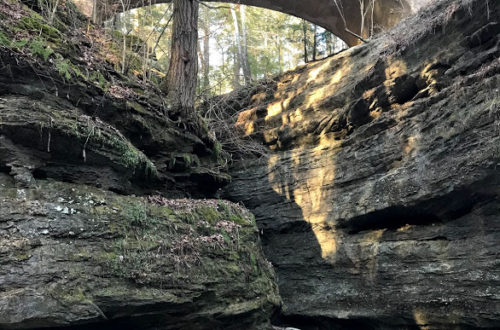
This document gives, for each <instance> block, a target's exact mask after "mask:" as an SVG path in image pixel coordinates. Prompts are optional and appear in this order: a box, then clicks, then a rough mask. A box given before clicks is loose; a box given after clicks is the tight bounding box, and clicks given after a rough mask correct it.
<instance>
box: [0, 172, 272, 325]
mask: <svg viewBox="0 0 500 330" xmlns="http://www.w3.org/2000/svg"><path fill="white" fill-rule="evenodd" d="M0 203H1V204H0V205H1V207H0V265H1V267H0V288H1V290H0V328H2V329H40V328H44V327H62V326H71V327H75V326H77V325H82V327H85V328H102V329H110V328H117V329H118V328H119V329H138V328H140V329H148V328H154V329H208V328H234V329H241V328H246V329H254V328H261V327H265V326H266V324H268V322H269V315H270V314H271V312H272V311H273V309H275V308H276V306H277V305H279V302H280V300H279V296H278V293H277V288H276V285H275V283H274V279H273V278H274V274H273V270H272V267H271V266H270V264H269V263H268V262H267V261H266V260H265V259H264V257H263V255H262V252H261V248H260V243H259V240H258V234H257V229H256V227H255V220H254V219H253V216H252V215H251V214H250V213H249V212H248V211H246V210H245V209H243V208H241V207H239V206H237V205H233V204H231V203H228V202H222V201H210V200H205V201H194V200H166V199H163V198H161V197H158V196H156V197H150V198H149V199H146V198H139V197H127V196H120V195H117V194H114V193H111V192H106V191H103V190H99V189H97V188H93V187H91V186H84V185H75V184H68V183H61V182H58V181H53V180H49V181H45V180H38V181H37V183H36V187H33V188H18V187H16V185H15V182H14V180H13V179H12V177H10V176H8V175H6V174H3V173H0Z"/></svg>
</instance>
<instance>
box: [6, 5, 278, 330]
mask: <svg viewBox="0 0 500 330" xmlns="http://www.w3.org/2000/svg"><path fill="white" fill-rule="evenodd" d="M26 4H28V5H29V6H27V5H26ZM37 4H38V5H39V4H40V3H38V2H33V1H21V2H19V1H8V2H6V1H3V2H0V17H1V19H0V63H1V65H0V329H42V328H58V329H60V328H63V329H134V330H135V329H218V328H220V329H242V328H243V329H256V328H257V329H259V328H267V327H268V325H269V320H270V317H271V315H272V313H273V311H274V310H276V309H277V308H278V307H279V305H280V298H279V295H278V291H277V286H276V283H275V279H274V272H273V270H272V266H271V265H270V264H269V263H268V262H267V260H266V259H265V258H264V257H263V253H262V248H261V245H260V240H259V236H258V231H257V227H256V224H255V220H254V218H253V216H252V215H251V214H250V213H249V212H248V211H247V210H246V209H244V208H242V207H240V206H238V205H235V204H231V203H229V202H225V201H215V200H204V199H203V200H193V199H181V200H174V199H166V197H179V196H180V197H186V196H191V197H200V196H201V197H207V196H210V195H211V194H213V193H214V192H215V191H216V190H217V188H218V187H220V186H221V185H222V184H223V183H224V182H225V181H226V180H228V175H227V173H226V170H225V168H224V166H223V165H222V164H221V160H222V156H221V154H220V152H221V151H220V148H219V147H220V146H219V147H218V146H217V144H216V141H215V140H214V139H213V138H211V136H210V135H209V132H208V130H207V129H206V127H203V126H202V125H196V124H197V123H196V122H195V119H196V118H192V119H190V120H189V121H187V123H186V121H182V120H178V121H175V120H174V119H173V118H169V116H168V115H169V111H168V106H167V105H166V104H165V103H164V102H163V100H162V96H161V94H160V93H158V92H156V91H155V90H154V89H153V88H152V87H151V86H150V85H149V86H146V85H143V84H142V83H141V82H140V80H139V79H138V78H137V77H134V76H133V75H128V76H127V75H124V74H121V73H119V72H118V71H117V70H116V69H117V67H116V66H115V65H113V62H112V57H113V56H112V54H111V59H110V58H109V57H108V55H110V54H109V53H110V52H112V49H113V47H111V46H110V45H107V44H106V43H108V42H110V41H109V40H108V41H105V43H100V42H99V40H101V41H102V39H99V38H93V39H90V38H88V37H87V36H88V34H97V35H99V33H100V32H99V31H96V30H93V29H92V28H87V27H86V23H85V21H80V18H81V17H80V15H79V14H78V13H77V12H75V11H74V7H73V5H72V3H71V2H66V3H65V6H60V8H58V11H57V19H55V20H54V22H57V24H54V25H53V26H52V25H48V24H47V21H46V20H45V19H44V18H43V17H42V16H41V15H39V14H38V13H36V12H35V11H34V9H36V8H37ZM54 26H55V27H54ZM84 26H85V27H84ZM19 31H22V32H21V33H20V32H19ZM101 36H102V35H101ZM94 37H95V35H94ZM129 55H130V56H132V54H129ZM138 196H142V197H138Z"/></svg>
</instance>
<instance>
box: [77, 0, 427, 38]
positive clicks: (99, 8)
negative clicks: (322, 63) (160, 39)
mask: <svg viewBox="0 0 500 330" xmlns="http://www.w3.org/2000/svg"><path fill="white" fill-rule="evenodd" d="M170 1H171V0H130V5H129V6H128V7H127V8H128V9H134V8H139V7H144V6H149V5H154V4H159V3H167V2H170ZM428 1H429V0H309V1H304V0H225V1H221V0H219V1H217V2H231V3H240V4H244V5H249V6H256V7H262V8H267V9H272V10H276V11H280V12H283V13H286V14H290V15H293V16H297V17H299V18H303V19H305V20H307V21H309V22H311V23H314V24H317V25H319V26H321V27H323V28H325V29H327V30H329V31H331V32H332V33H334V34H335V35H336V36H338V37H339V38H341V39H343V40H344V41H345V42H346V43H347V44H348V45H349V46H354V45H356V44H358V43H360V40H359V39H358V38H357V37H356V36H354V35H353V33H354V34H357V35H360V36H363V37H367V36H368V35H369V33H370V29H371V27H372V26H373V27H375V29H381V28H382V29H384V28H389V27H392V26H394V25H395V24H396V23H397V22H399V21H400V20H401V19H402V18H404V17H406V16H408V15H410V14H412V13H413V12H415V11H416V10H418V9H419V8H420V7H421V6H422V5H423V4H424V3H425V2H428ZM75 2H76V3H77V5H78V6H79V7H80V8H82V9H83V11H84V12H85V13H86V14H87V15H89V16H92V17H93V18H94V19H95V20H97V21H99V20H102V19H106V18H109V17H110V16H112V15H113V14H115V13H116V12H120V11H121V10H123V8H122V5H121V2H120V1H119V0H104V1H99V0H75ZM127 2H128V1H127ZM207 2H214V1H213V0H208V1H207ZM360 2H361V3H363V2H364V6H365V10H364V11H365V13H366V14H365V15H364V17H365V20H364V29H363V31H361V25H362V23H361V21H362V14H361V10H360ZM372 2H373V3H374V4H375V5H374V6H373V14H372V9H371V6H370V3H372ZM336 3H337V4H338V5H336ZM339 8H340V10H339ZM342 17H344V18H345V22H346V24H344V19H343V18H342ZM372 17H373V22H372ZM372 23H373V24H372ZM346 25H347V26H346Z"/></svg>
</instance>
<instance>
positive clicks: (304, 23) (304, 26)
mask: <svg viewBox="0 0 500 330" xmlns="http://www.w3.org/2000/svg"><path fill="white" fill-rule="evenodd" d="M302 33H303V41H304V62H305V63H307V62H309V55H308V54H307V24H306V21H304V20H302Z"/></svg>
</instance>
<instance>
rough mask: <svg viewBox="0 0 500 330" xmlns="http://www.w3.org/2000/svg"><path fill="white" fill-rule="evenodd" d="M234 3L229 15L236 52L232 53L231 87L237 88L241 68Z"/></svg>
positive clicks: (239, 43) (239, 40)
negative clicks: (232, 78)
mask: <svg viewBox="0 0 500 330" xmlns="http://www.w3.org/2000/svg"><path fill="white" fill-rule="evenodd" d="M234 7H235V6H234V5H231V16H232V17H233V27H234V32H233V38H234V43H235V44H236V54H235V55H234V81H233V87H234V88H239V87H240V70H241V66H242V63H241V58H242V56H241V39H240V33H239V31H240V29H239V26H238V17H237V16H236V10H235V9H234Z"/></svg>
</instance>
